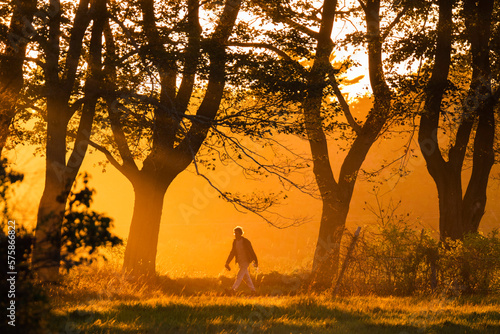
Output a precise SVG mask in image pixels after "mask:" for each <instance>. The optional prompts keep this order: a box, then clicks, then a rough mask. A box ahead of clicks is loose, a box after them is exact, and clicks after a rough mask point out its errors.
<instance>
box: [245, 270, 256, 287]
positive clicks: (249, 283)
mask: <svg viewBox="0 0 500 334" xmlns="http://www.w3.org/2000/svg"><path fill="white" fill-rule="evenodd" d="M243 280H244V281H245V283H246V284H247V285H248V287H249V288H250V290H252V291H253V292H255V286H254V285H253V282H252V278H251V277H250V273H249V272H248V267H247V268H246V273H245V276H244V277H243Z"/></svg>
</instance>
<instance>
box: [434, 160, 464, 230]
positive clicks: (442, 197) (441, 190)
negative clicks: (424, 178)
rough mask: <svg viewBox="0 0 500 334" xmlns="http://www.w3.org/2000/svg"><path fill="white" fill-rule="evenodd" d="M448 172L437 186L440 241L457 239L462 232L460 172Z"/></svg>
mask: <svg viewBox="0 0 500 334" xmlns="http://www.w3.org/2000/svg"><path fill="white" fill-rule="evenodd" d="M458 168H459V169H458V170H456V169H455V170H454V171H449V173H445V174H443V175H442V177H440V178H437V179H436V180H439V181H438V182H437V183H436V184H437V189H438V197H439V213H440V214H439V231H440V235H441V239H442V240H444V239H446V238H452V239H457V238H459V237H460V235H462V232H463V221H462V180H461V175H462V173H461V170H460V166H458Z"/></svg>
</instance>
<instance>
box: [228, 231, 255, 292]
mask: <svg viewBox="0 0 500 334" xmlns="http://www.w3.org/2000/svg"><path fill="white" fill-rule="evenodd" d="M233 232H234V240H233V247H232V248H231V252H230V253H229V256H228V258H227V261H226V269H227V270H231V267H230V266H229V263H230V262H231V260H232V259H233V257H234V258H236V263H237V264H238V265H239V267H240V270H239V271H238V275H237V276H236V281H235V282H234V284H233V287H232V290H233V291H236V289H238V287H239V286H240V284H241V281H243V280H244V281H245V283H246V284H247V285H248V287H249V288H250V289H251V290H252V292H255V287H254V285H253V282H252V279H251V278H250V274H249V273H248V266H249V265H250V263H252V262H254V266H255V267H258V265H259V262H258V261H257V255H255V252H254V250H253V248H252V244H251V243H250V240H248V239H247V238H244V237H243V229H242V228H241V227H240V226H236V227H235V228H234V229H233Z"/></svg>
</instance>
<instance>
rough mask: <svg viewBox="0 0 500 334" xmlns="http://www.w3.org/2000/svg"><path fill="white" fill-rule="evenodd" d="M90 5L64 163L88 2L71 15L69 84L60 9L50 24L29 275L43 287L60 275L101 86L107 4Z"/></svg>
mask: <svg viewBox="0 0 500 334" xmlns="http://www.w3.org/2000/svg"><path fill="white" fill-rule="evenodd" d="M94 6H95V11H94V24H93V27H92V36H91V41H90V48H89V59H88V65H89V68H90V74H89V76H88V77H87V79H86V81H85V87H84V91H85V96H86V98H87V101H86V102H85V104H84V107H83V111H82V116H81V119H80V124H79V127H78V131H77V134H76V138H75V144H74V147H73V150H72V152H71V156H70V157H69V159H68V161H67V162H66V152H67V151H66V131H67V127H68V122H69V120H70V118H71V116H72V114H73V113H72V112H71V111H70V107H69V105H68V104H69V100H70V96H71V88H72V86H73V85H74V81H75V79H74V78H75V77H73V75H75V73H76V66H77V64H78V60H79V58H80V55H81V49H82V43H81V41H82V39H83V36H84V33H85V30H86V27H87V26H88V24H89V22H90V16H89V15H88V12H89V11H88V3H87V2H86V1H82V2H80V4H79V8H78V11H77V15H76V16H75V23H74V29H73V31H72V35H71V42H70V48H69V51H68V56H67V59H66V61H67V71H66V77H67V78H70V79H67V81H65V82H64V83H63V82H61V80H60V78H59V65H58V63H59V51H60V47H59V34H60V18H61V12H60V11H59V10H58V11H57V15H55V16H54V17H53V18H52V20H51V22H50V32H51V33H50V35H51V36H50V41H51V43H52V44H51V46H52V48H49V50H50V52H48V55H47V59H48V60H47V63H48V64H50V66H48V68H49V69H50V70H48V71H47V72H48V73H47V90H48V91H49V92H48V93H49V95H48V97H47V145H46V164H45V189H44V192H43V194H42V198H41V200H40V205H39V208H38V217H37V226H36V230H35V242H34V246H33V260H32V266H33V270H34V271H35V273H36V274H37V276H38V278H39V279H40V280H42V281H45V282H53V281H56V280H57V279H58V276H59V264H60V259H61V254H60V252H61V243H62V240H61V229H62V224H63V221H64V212H65V209H66V202H67V199H68V195H69V193H70V190H71V187H72V185H73V183H74V181H75V179H76V177H77V175H78V171H79V170H80V167H81V165H82V162H83V158H84V157H85V154H86V151H87V148H88V143H89V138H90V134H91V132H92V124H93V121H94V115H95V107H96V103H97V99H98V96H97V90H96V87H98V86H99V84H100V77H101V52H102V31H103V27H104V22H105V19H106V0H98V1H96V2H95V3H94ZM58 8H59V7H58ZM70 55H71V56H70ZM72 61H73V62H72ZM71 77H73V79H71Z"/></svg>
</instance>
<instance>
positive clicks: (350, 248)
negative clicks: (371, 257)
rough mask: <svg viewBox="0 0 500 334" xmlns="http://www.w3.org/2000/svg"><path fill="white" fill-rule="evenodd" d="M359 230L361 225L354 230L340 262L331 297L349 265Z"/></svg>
mask: <svg viewBox="0 0 500 334" xmlns="http://www.w3.org/2000/svg"><path fill="white" fill-rule="evenodd" d="M359 232H361V226H358V228H357V230H356V232H354V235H353V237H352V240H351V244H350V245H349V248H348V249H347V255H346V257H345V260H344V263H343V264H342V269H341V270H340V273H339V277H338V278H337V283H336V284H335V288H334V289H333V293H332V297H335V296H336V295H337V293H338V291H339V289H340V284H341V283H342V277H343V276H344V272H345V271H346V269H347V266H348V265H349V261H350V260H351V255H352V251H353V250H354V246H356V242H357V241H358V238H359Z"/></svg>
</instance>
